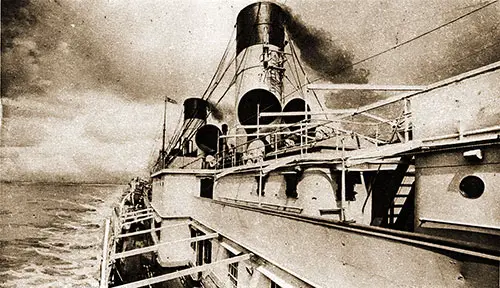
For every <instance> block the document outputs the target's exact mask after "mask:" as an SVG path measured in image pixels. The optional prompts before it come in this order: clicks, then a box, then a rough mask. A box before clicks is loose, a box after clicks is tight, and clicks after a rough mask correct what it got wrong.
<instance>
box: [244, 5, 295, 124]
mask: <svg viewBox="0 0 500 288" xmlns="http://www.w3.org/2000/svg"><path fill="white" fill-rule="evenodd" d="M284 20H285V13H284V11H283V10H282V8H281V7H280V6H279V5H277V4H274V3H269V2H258V3H254V4H251V5H249V6H247V7H245V8H244V9H243V10H241V11H240V13H239V14H238V18H237V24H236V26H237V36H236V52H237V54H238V56H237V59H236V61H237V65H236V67H238V71H237V75H238V78H237V81H236V82H237V83H236V87H238V88H237V89H238V90H237V95H238V96H237V102H236V110H237V117H238V121H239V123H240V124H242V125H255V124H257V109H258V110H259V111H260V112H281V95H282V90H283V81H282V80H283V73H284V68H283V64H284V56H283V49H284V47H285V41H284V39H285V33H284ZM276 119H277V117H264V118H261V119H260V120H259V124H262V125H266V124H270V123H272V122H274V121H276ZM250 130H251V129H250ZM248 132H249V130H248V129H247V133H248Z"/></svg>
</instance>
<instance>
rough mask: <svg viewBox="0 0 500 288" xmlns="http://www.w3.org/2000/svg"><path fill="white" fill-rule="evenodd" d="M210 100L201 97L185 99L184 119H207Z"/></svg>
mask: <svg viewBox="0 0 500 288" xmlns="http://www.w3.org/2000/svg"><path fill="white" fill-rule="evenodd" d="M207 110H208V102H207V101H206V100H203V99H201V98H188V99H186V100H184V121H186V120H188V119H200V120H203V121H205V120H206V119H207Z"/></svg>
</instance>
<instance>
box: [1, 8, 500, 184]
mask: <svg viewBox="0 0 500 288" xmlns="http://www.w3.org/2000/svg"><path fill="white" fill-rule="evenodd" d="M248 2H249V1H247V0H241V1H237V2H232V4H231V5H228V3H227V1H220V2H210V3H201V2H199V1H197V0H188V1H128V0H121V1H99V0H89V1H69V0H66V1H63V0H60V1H29V0H5V1H2V10H1V12H2V27H1V29H2V71H1V72H2V73H1V77H2V108H3V109H2V127H1V139H2V143H1V147H0V155H1V157H2V158H1V161H2V163H1V166H2V167H1V171H0V172H1V175H0V176H1V177H2V179H3V178H6V179H10V180H16V179H17V180H35V181H88V182H91V181H99V182H104V181H106V182H110V181H121V179H128V178H129V176H131V175H134V174H136V173H146V174H147V166H148V161H149V160H150V159H151V158H154V157H155V156H156V155H157V153H158V152H157V151H158V148H159V147H158V145H159V143H161V141H160V137H161V123H162V117H163V113H162V107H163V97H164V96H165V95H167V96H169V97H171V98H174V99H176V100H177V101H178V102H179V103H182V100H183V99H185V98H188V97H197V96H201V95H200V94H201V93H202V92H203V91H204V90H205V88H206V85H207V84H208V82H209V80H210V78H211V76H212V72H213V70H214V69H215V67H216V66H217V63H218V61H219V57H220V56H222V55H223V52H224V49H225V48H226V46H227V44H228V42H229V37H230V35H231V31H232V29H233V25H234V21H235V19H236V15H237V13H238V12H239V10H240V8H242V7H244V6H245V5H246V4H248ZM434 2H436V1H434ZM434 2H432V1H431V3H428V4H429V5H427V6H425V7H418V6H419V5H420V4H419V3H418V1H414V2H412V1H406V2H405V4H404V5H403V4H400V3H397V4H396V3H394V4H391V3H389V2H387V3H385V4H380V3H378V2H374V1H373V2H370V1H369V2H365V1H359V2H352V1H348V2H339V3H336V5H330V4H328V2H326V1H325V2H322V1H318V2H317V3H316V2H315V3H314V4H312V3H309V2H308V3H307V4H306V2H300V1H289V3H287V5H290V6H291V7H292V8H293V9H294V11H296V12H297V14H300V15H301V16H303V19H304V22H307V23H311V25H310V26H308V27H306V28H307V29H306V30H303V31H302V33H304V32H307V33H309V35H308V36H307V35H306V36H307V37H305V38H304V39H308V41H309V40H311V41H312V42H311V43H313V44H317V45H315V46H314V47H307V42H308V41H302V42H303V43H302V42H301V41H297V43H298V44H297V46H300V47H298V48H301V55H302V57H303V59H304V60H306V61H308V65H310V66H311V68H314V69H315V70H316V72H312V73H311V74H313V75H315V74H317V75H321V76H322V75H326V76H328V77H327V79H329V80H330V81H334V82H344V81H348V82H356V83H365V82H366V81H368V80H369V82H372V83H381V84H414V83H427V82H429V81H431V80H432V79H436V78H438V79H439V78H442V77H448V76H450V75H454V74H457V73H461V72H464V71H465V70H467V69H469V68H471V67H472V68H474V67H478V66H481V65H484V64H487V63H491V62H492V61H498V60H500V59H499V57H500V51H499V50H498V47H500V45H495V43H497V42H498V39H499V38H498V35H499V31H498V21H499V16H498V15H500V13H498V11H499V10H498V9H499V6H500V5H492V6H491V7H490V8H488V9H485V10H484V11H483V12H481V13H478V14H476V15H475V16H474V17H471V18H469V19H468V20H466V21H464V22H463V23H462V24H460V25H456V27H455V26H454V27H450V29H449V30H448V31H447V32H445V33H444V32H443V33H444V34H436V36H432V37H430V38H427V39H426V41H422V42H421V43H420V42H415V43H414V44H413V45H408V46H407V47H404V48H403V49H400V50H399V51H395V52H394V53H391V54H390V55H387V56H382V57H380V58H377V59H375V60H374V61H371V62H369V63H363V65H360V66H359V67H354V69H347V70H346V71H342V73H340V74H339V75H337V76H335V77H333V78H332V77H330V78H329V76H331V75H333V74H336V72H339V71H338V67H346V66H349V63H353V62H355V61H357V60H359V59H362V58H363V57H366V56H369V55H371V54H373V53H374V52H378V51H380V49H382V48H386V47H390V46H391V45H394V43H393V41H394V39H395V38H396V37H394V36H395V35H396V34H397V37H399V39H400V41H402V40H404V39H408V38H410V37H413V36H415V35H417V34H418V33H421V32H423V31H427V30H428V29H429V28H430V27H434V26H435V25H436V23H441V22H443V21H446V20H449V19H450V18H451V17H452V16H455V14H456V13H458V12H463V11H465V10H463V11H458V12H457V11H456V9H457V7H458V8H463V7H464V6H468V4H470V3H471V2H470V1H456V2H459V3H458V4H457V3H456V2H455V1H453V3H451V2H450V3H447V4H448V6H449V7H447V8H449V11H448V10H447V11H445V12H443V11H442V7H440V5H441V3H439V2H436V3H434ZM464 3H465V4H467V5H464ZM365 6H367V8H366V7H365ZM364 7H365V8H364ZM401 7H408V9H407V10H408V11H406V10H405V11H403V10H404V9H402V8H401ZM420 8H421V9H420ZM472 8H474V7H472ZM472 8H470V9H472ZM464 9H465V8H464ZM467 9H469V8H467ZM467 9H466V10H467ZM436 11H437V12H436ZM450 11H451V12H453V13H451V12H450ZM339 12H342V15H341V16H339ZM431 12H432V13H431ZM455 12H456V13H455ZM454 13H455V14H454ZM215 15H217V17H215ZM429 15H433V16H434V17H433V18H432V19H431V20H433V21H428V19H429ZM296 19H298V18H296ZM367 19H369V21H368V20H367ZM418 19H421V20H418ZM417 20H418V21H419V22H417ZM408 23H411V24H408ZM492 23H493V24H492ZM457 24H458V23H457ZM495 25H496V26H495ZM296 27H299V28H300V27H303V26H300V23H299V24H297V23H296ZM314 27H321V29H320V28H314ZM464 27H466V28H467V29H465V28H464ZM357 31H361V32H359V33H358V32H357ZM299 32H301V31H299ZM307 33H306V34H307ZM294 35H295V34H294ZM443 35H444V36H443ZM295 37H296V38H297V37H298V38H299V39H301V38H300V37H303V35H302V36H300V35H295ZM308 37H309V38H308ZM495 41H496V42H495ZM299 42H301V43H302V44H300V45H299ZM304 43H305V44H304ZM312 48H315V49H312ZM229 49H232V47H230V48H229ZM474 53H475V54H474ZM471 55H472V56H471ZM324 64H326V65H324ZM323 66H324V67H323ZM332 69H333V70H332ZM335 69H337V70H335ZM367 71H370V73H367ZM309 72H311V71H310V70H308V73H309ZM219 86H220V87H222V86H223V85H219ZM222 90H223V89H222ZM228 94H231V93H228ZM233 94H234V93H233ZM216 96H218V95H214V97H213V98H212V100H214V101H216V100H218V97H216ZM319 97H320V99H325V102H326V104H327V106H328V107H331V108H342V107H355V106H356V105H361V104H364V103H367V102H370V101H375V100H378V99H380V98H382V97H384V96H381V95H378V94H373V93H361V94H358V93H356V94H344V95H319ZM221 104H222V105H221V106H220V107H219V111H222V112H223V113H222V115H219V116H223V118H224V119H223V121H225V122H229V123H230V124H231V119H232V118H234V117H233V116H232V113H233V112H234V111H233V105H234V99H229V97H226V98H225V99H223V100H222V102H221ZM180 111H181V108H180V106H177V105H169V110H168V117H167V118H168V125H167V127H168V129H169V133H172V130H173V129H174V127H177V126H178V125H179V124H180V122H179V117H178V116H179V114H180ZM216 116H217V115H216ZM219 118H220V117H219Z"/></svg>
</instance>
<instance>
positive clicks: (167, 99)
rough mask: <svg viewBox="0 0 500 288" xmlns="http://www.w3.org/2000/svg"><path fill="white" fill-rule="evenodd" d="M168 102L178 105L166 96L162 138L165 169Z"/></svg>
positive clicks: (162, 163) (162, 166)
mask: <svg viewBox="0 0 500 288" xmlns="http://www.w3.org/2000/svg"><path fill="white" fill-rule="evenodd" d="M167 102H170V103H172V104H177V101H175V100H174V99H172V98H169V97H168V96H167V95H165V106H164V109H163V136H162V143H161V151H160V157H161V168H162V169H163V168H165V156H166V155H165V154H166V151H165V142H166V139H165V138H166V134H167Z"/></svg>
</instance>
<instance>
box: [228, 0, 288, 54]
mask: <svg viewBox="0 0 500 288" xmlns="http://www.w3.org/2000/svg"><path fill="white" fill-rule="evenodd" d="M284 22H285V15H284V12H283V9H282V8H281V7H280V6H279V5H277V4H274V3H270V2H257V3H254V4H251V5H248V6H247V7H245V8H243V10H241V11H240V13H239V14H238V18H237V20H236V26H237V34H236V53H237V54H239V53H240V52H241V51H242V50H243V49H245V48H247V47H249V46H252V45H255V44H263V43H266V42H267V43H269V44H272V45H275V46H278V47H280V48H281V49H283V48H284V46H285V45H284V39H285V32H284V31H285V30H284V26H283V24H284Z"/></svg>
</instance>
